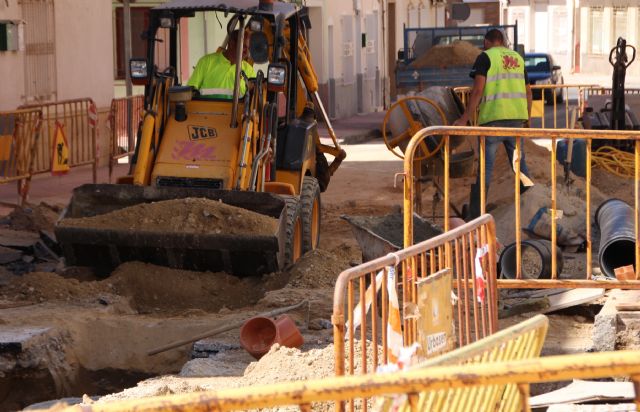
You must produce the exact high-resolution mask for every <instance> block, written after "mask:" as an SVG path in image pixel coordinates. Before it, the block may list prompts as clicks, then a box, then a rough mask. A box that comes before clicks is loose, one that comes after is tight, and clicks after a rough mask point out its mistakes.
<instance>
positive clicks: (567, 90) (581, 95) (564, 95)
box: [453, 84, 640, 129]
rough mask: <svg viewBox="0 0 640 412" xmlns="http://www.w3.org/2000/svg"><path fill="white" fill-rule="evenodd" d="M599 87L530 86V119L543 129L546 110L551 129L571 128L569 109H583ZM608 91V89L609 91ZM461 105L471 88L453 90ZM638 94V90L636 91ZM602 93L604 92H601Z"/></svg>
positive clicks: (467, 98)
mask: <svg viewBox="0 0 640 412" xmlns="http://www.w3.org/2000/svg"><path fill="white" fill-rule="evenodd" d="M604 90H607V89H604V88H602V87H600V86H596V85H591V84H544V85H535V84H534V85H531V91H532V93H533V105H532V108H531V118H532V119H536V118H539V119H540V124H541V127H542V128H543V129H544V128H545V127H546V126H547V124H546V119H545V117H546V115H547V114H548V110H551V113H553V128H554V129H557V128H559V127H565V128H572V127H573V125H572V122H571V116H570V114H571V109H572V108H574V107H578V108H580V109H581V110H582V108H584V106H585V103H586V101H587V98H588V97H589V95H591V94H602V93H600V91H604ZM609 90H610V89H609ZM453 91H454V92H455V93H456V95H457V96H458V98H460V101H461V102H462V104H463V105H464V106H465V107H466V105H467V103H468V101H469V97H470V95H471V87H456V88H454V89H453ZM638 91H639V92H640V89H638ZM603 93H604V92H603ZM570 94H572V95H575V97H576V99H577V101H576V104H575V105H574V104H570V102H569V95H570ZM561 107H564V116H559V112H560V111H559V108H561ZM561 117H564V123H562V122H561V121H560V118H561ZM475 120H476V116H474V118H473V121H472V123H473V124H476V123H475Z"/></svg>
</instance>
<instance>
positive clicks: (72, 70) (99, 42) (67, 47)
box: [55, 0, 113, 107]
mask: <svg viewBox="0 0 640 412" xmlns="http://www.w3.org/2000/svg"><path fill="white" fill-rule="evenodd" d="M110 15H111V1H110V0H92V1H91V2H87V1H85V0H56V1H55V21H56V73H57V78H58V89H57V91H58V100H66V99H74V98H79V97H91V98H92V99H93V100H94V102H95V103H96V105H97V106H98V107H107V106H109V105H110V103H111V99H112V98H113V87H112V82H113V54H112V53H110V52H109V51H110V50H111V49H112V48H113V43H112V38H113V34H112V31H111V30H112V25H111V19H110V18H108V16H110Z"/></svg>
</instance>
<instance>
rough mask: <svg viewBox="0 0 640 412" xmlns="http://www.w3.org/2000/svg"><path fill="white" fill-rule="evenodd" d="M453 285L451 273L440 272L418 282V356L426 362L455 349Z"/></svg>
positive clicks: (447, 271)
mask: <svg viewBox="0 0 640 412" xmlns="http://www.w3.org/2000/svg"><path fill="white" fill-rule="evenodd" d="M451 284H452V274H451V269H444V270H441V271H439V272H436V273H434V274H433V275H430V276H428V277H426V278H424V279H420V280H419V281H418V282H417V286H418V310H419V313H420V315H419V318H418V342H419V343H420V349H421V351H420V353H419V354H420V355H421V356H422V357H424V358H431V357H433V356H435V355H439V354H441V353H445V352H448V351H450V350H452V349H455V346H456V340H455V334H454V327H453V306H454V305H453V304H452V296H453V295H452V287H451Z"/></svg>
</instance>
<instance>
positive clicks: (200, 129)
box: [189, 126, 218, 140]
mask: <svg viewBox="0 0 640 412" xmlns="http://www.w3.org/2000/svg"><path fill="white" fill-rule="evenodd" d="M214 137H218V133H217V132H216V129H214V128H213V127H205V126H189V139H191V140H202V139H213V138H214Z"/></svg>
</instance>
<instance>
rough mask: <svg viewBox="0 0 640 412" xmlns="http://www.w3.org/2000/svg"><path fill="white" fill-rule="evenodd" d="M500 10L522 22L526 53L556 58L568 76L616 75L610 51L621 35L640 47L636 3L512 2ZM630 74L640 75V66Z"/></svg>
mask: <svg viewBox="0 0 640 412" xmlns="http://www.w3.org/2000/svg"><path fill="white" fill-rule="evenodd" d="M501 8H502V15H501V17H502V19H503V22H505V23H507V24H513V23H514V22H515V21H516V20H517V21H518V28H519V34H518V37H519V38H520V39H521V40H520V42H521V43H524V45H525V50H526V51H530V52H542V53H550V54H552V55H553V57H554V59H555V60H556V61H557V62H558V63H559V64H560V66H562V69H563V71H564V72H565V73H570V72H576V73H578V72H581V73H590V74H593V75H608V74H611V70H612V69H611V66H610V64H609V52H610V51H611V49H612V48H613V47H615V45H616V41H617V39H618V37H620V36H621V37H623V38H625V39H626V40H627V43H628V44H631V45H637V44H639V43H640V29H638V26H639V24H640V2H638V1H637V0H634V1H623V0H510V1H506V2H505V1H503V2H502V3H501ZM629 73H630V74H632V75H638V74H640V67H638V65H637V64H636V65H632V66H631V67H630V68H629Z"/></svg>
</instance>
